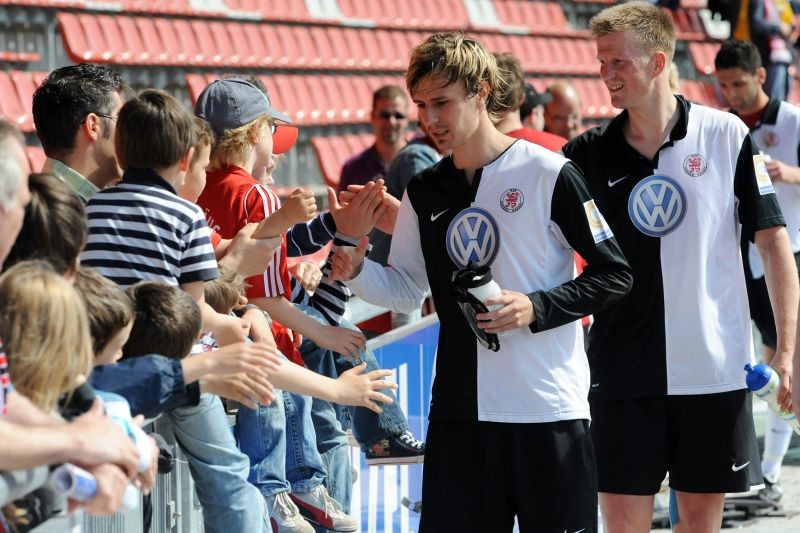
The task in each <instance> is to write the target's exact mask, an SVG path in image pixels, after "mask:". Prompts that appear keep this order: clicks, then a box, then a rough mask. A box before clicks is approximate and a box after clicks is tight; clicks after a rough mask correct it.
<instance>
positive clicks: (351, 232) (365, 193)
mask: <svg viewBox="0 0 800 533" xmlns="http://www.w3.org/2000/svg"><path fill="white" fill-rule="evenodd" d="M385 194H386V193H385V192H384V190H383V180H382V179H379V180H376V181H370V182H367V183H366V184H365V185H364V186H363V187H362V188H361V189H360V190H359V191H358V192H357V193H356V194H355V195H354V196H353V197H352V198H351V199H350V201H349V202H348V203H347V204H344V205H340V204H339V202H338V200H337V199H336V192H335V191H334V190H333V189H331V188H330V187H328V203H329V205H330V210H331V215H332V216H333V220H334V222H336V230H337V231H339V232H340V233H343V234H345V235H347V236H349V237H352V238H354V239H360V238H361V237H363V236H364V235H366V234H367V233H369V232H370V231H371V230H372V228H373V227H375V224H376V223H377V222H378V220H379V219H380V218H381V217H382V216H383V213H384V211H385V210H386V207H385V205H384V203H383V197H384V195H385Z"/></svg>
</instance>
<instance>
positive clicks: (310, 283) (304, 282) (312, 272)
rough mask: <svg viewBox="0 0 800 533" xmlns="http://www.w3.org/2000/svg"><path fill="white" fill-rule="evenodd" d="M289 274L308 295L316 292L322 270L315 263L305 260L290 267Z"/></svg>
mask: <svg viewBox="0 0 800 533" xmlns="http://www.w3.org/2000/svg"><path fill="white" fill-rule="evenodd" d="M289 272H290V273H291V274H292V276H294V279H296V280H297V282H298V283H299V284H300V286H301V287H303V288H304V289H305V290H306V292H308V294H309V295H311V294H314V292H316V290H317V287H319V282H320V281H321V280H322V269H320V268H319V265H318V264H317V263H315V262H314V261H309V260H307V259H306V260H303V261H300V262H299V263H297V264H296V265H294V266H293V267H291V268H290V269H289Z"/></svg>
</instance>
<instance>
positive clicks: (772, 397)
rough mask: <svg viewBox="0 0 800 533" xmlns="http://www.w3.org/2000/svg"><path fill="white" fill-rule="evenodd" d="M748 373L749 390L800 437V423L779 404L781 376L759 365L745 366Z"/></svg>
mask: <svg viewBox="0 0 800 533" xmlns="http://www.w3.org/2000/svg"><path fill="white" fill-rule="evenodd" d="M744 369H745V370H746V371H747V378H746V380H745V381H746V382H747V388H748V389H750V391H752V393H753V394H755V395H756V396H758V397H759V398H761V399H762V400H764V401H765V402H767V405H769V408H770V409H772V410H773V411H775V413H776V414H777V415H778V417H780V418H781V420H783V421H785V422H786V423H787V424H788V425H789V427H790V428H792V429H793V430H794V432H795V433H797V434H798V435H800V422H798V421H797V417H796V416H795V415H794V413H792V412H791V411H784V410H782V409H781V406H780V404H778V388H779V385H780V376H778V373H777V372H776V371H774V370H773V369H772V368H771V367H770V366H769V365H765V364H764V363H759V364H757V365H756V366H752V365H750V364H746V365H744Z"/></svg>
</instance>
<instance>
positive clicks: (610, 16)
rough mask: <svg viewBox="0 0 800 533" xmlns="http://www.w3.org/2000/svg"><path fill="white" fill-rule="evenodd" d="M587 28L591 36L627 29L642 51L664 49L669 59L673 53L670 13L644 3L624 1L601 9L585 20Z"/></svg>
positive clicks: (660, 50) (673, 36) (673, 31)
mask: <svg viewBox="0 0 800 533" xmlns="http://www.w3.org/2000/svg"><path fill="white" fill-rule="evenodd" d="M589 31H591V32H592V36H594V37H595V38H597V37H602V36H604V35H609V34H612V33H622V32H626V31H627V32H630V33H631V35H632V36H633V39H634V41H635V42H636V44H637V45H638V46H639V49H640V50H641V51H642V52H644V53H646V54H648V55H649V54H653V53H655V52H664V53H665V54H667V57H668V58H669V60H670V61H672V56H674V55H675V24H674V23H673V22H672V15H670V14H669V13H668V12H667V10H666V9H662V8H660V7H657V6H655V5H653V4H649V3H647V2H639V1H637V2H626V3H624V4H617V5H615V6H613V7H609V8H607V9H604V10H603V11H601V12H600V13H598V14H597V15H595V16H594V17H592V19H591V20H590V21H589Z"/></svg>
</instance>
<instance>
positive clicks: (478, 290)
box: [465, 268, 503, 311]
mask: <svg viewBox="0 0 800 533" xmlns="http://www.w3.org/2000/svg"><path fill="white" fill-rule="evenodd" d="M465 285H466V289H467V291H468V292H469V293H470V294H471V295H473V296H474V297H475V298H477V299H478V301H480V302H481V303H484V302H485V301H486V299H487V298H492V297H494V296H500V295H501V294H503V290H502V289H501V288H500V285H498V284H497V282H496V281H495V280H494V278H492V272H491V270H489V269H488V268H486V269H480V270H476V271H475V274H474V275H473V276H472V280H471V281H469V282H467V283H465ZM501 307H503V306H502V305H500V304H495V305H489V306H487V308H488V309H489V311H494V310H495V309H500V308H501Z"/></svg>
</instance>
